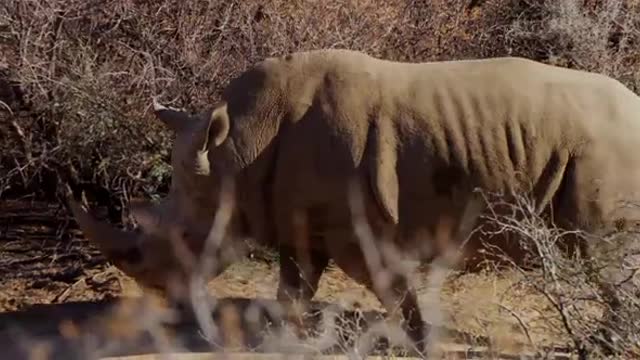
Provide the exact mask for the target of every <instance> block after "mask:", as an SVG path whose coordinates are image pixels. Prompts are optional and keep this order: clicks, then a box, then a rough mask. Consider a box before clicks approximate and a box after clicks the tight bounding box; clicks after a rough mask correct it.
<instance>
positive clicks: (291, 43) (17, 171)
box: [0, 0, 640, 357]
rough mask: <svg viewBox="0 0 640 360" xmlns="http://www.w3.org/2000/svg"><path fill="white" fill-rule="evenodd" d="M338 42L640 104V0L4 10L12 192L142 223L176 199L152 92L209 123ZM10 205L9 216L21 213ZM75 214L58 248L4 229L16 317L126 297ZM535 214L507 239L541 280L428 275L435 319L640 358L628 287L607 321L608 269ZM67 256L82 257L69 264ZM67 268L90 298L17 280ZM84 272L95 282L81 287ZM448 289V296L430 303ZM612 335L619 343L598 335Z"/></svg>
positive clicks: (71, 0) (267, 270) (36, 3)
mask: <svg viewBox="0 0 640 360" xmlns="http://www.w3.org/2000/svg"><path fill="white" fill-rule="evenodd" d="M324 47H339V48H350V49H358V50H364V51H366V52H368V53H370V54H371V55H374V56H381V57H385V58H388V59H395V60H406V61H426V60H445V59H462V58H477V57H494V56H504V55H517V56H524V57H528V58H532V59H536V60H541V61H544V62H547V63H553V64H559V65H563V66H568V67H572V68H578V69H587V70H591V71H596V72H601V73H604V74H607V75H611V76H613V77H615V78H617V79H620V80H621V81H623V82H624V83H625V84H626V85H627V86H629V87H630V88H631V89H633V90H635V91H636V92H640V1H637V0H625V1H623V0H601V1H598V0H595V1H592V0H584V1H583V0H563V1H558V0H538V1H536V0H484V1H477V0H388V1H382V0H350V1H342V0H322V1H320V0H295V1H292V0H273V1H257V0H245V1H236V0H230V1H227V0H225V1H204V0H188V1H184V0H182V1H180V0H160V1H156V2H151V1H140V0H106V1H98V0H65V1H62V0H48V1H45V0H5V1H3V2H2V3H0V198H2V199H3V201H5V200H6V199H14V200H20V201H25V199H29V200H37V201H44V202H49V203H56V204H60V206H62V207H63V205H62V202H60V201H59V199H61V195H62V194H63V193H64V189H65V186H66V185H69V186H70V187H71V188H72V189H73V191H74V192H78V193H79V192H81V191H83V192H84V193H85V194H86V195H87V196H88V197H89V199H90V200H92V202H95V204H96V205H97V206H100V207H101V208H102V209H104V210H105V211H106V212H107V214H108V216H109V217H110V219H111V220H112V221H114V222H127V217H126V215H127V214H123V210H122V209H123V208H124V206H123V205H125V204H126V203H127V201H128V200H129V199H130V198H131V197H133V196H147V197H156V196H162V195H163V194H164V193H165V192H166V191H167V186H168V181H169V178H170V176H171V169H170V167H169V165H168V160H169V150H170V146H171V143H170V137H169V134H168V132H166V131H165V130H164V128H163V127H161V126H158V125H157V124H156V122H155V121H154V119H153V117H152V115H151V113H150V111H149V110H150V106H151V98H152V96H160V97H161V99H162V101H163V102H164V103H166V104H169V105H171V106H177V107H184V108H187V109H189V110H192V111H198V110H201V109H203V108H206V107H208V106H211V105H212V104H213V103H214V101H215V100H217V96H218V95H219V93H220V91H221V89H222V88H223V87H224V86H225V84H226V83H227V81H228V80H229V79H230V78H231V77H233V76H235V75H237V74H238V73H239V72H240V71H242V70H243V69H244V68H245V67H246V66H248V65H250V64H251V63H253V62H255V61H257V60H260V59H262V58H264V57H266V56H271V55H281V54H283V53H286V52H290V51H296V50H305V49H315V48H324ZM6 204H8V202H5V204H4V205H5V207H4V210H5V214H4V215H3V214H1V213H0V219H9V217H8V215H6V214H7V213H6V212H7V211H8V210H7V207H6ZM519 205H520V206H519V208H518V209H519V210H517V211H516V210H514V211H515V212H518V211H519V212H523V211H524V213H525V214H526V213H527V205H526V203H522V204H519ZM1 208H2V204H0V209H1ZM62 210H63V212H62V213H60V214H57V213H52V214H51V217H52V218H53V220H52V221H50V222H53V223H54V225H51V224H49V222H47V226H49V227H53V228H55V229H56V231H54V232H51V233H46V236H44V237H43V238H39V239H36V240H33V239H31V240H28V239H26V238H22V236H23V233H21V232H18V231H14V230H15V229H16V228H17V225H16V224H15V223H12V224H9V223H8V220H7V224H6V227H4V228H1V229H0V238H2V239H1V240H2V241H3V243H2V244H0V246H1V247H2V248H1V249H2V250H1V251H0V256H1V257H0V272H2V274H0V276H2V279H0V284H2V285H0V290H1V291H2V292H3V293H5V294H9V295H5V296H7V297H11V296H15V297H20V298H21V299H18V300H16V299H13V300H12V302H11V304H9V302H8V300H4V299H2V300H3V309H5V310H6V309H10V308H19V307H21V306H20V304H21V303H23V304H30V303H37V302H64V301H65V300H69V299H81V298H83V295H77V296H76V295H73V293H74V291H75V292H78V291H79V290H77V288H79V289H82V290H81V291H80V292H88V291H90V289H89V288H91V289H93V291H94V292H96V293H97V294H98V295H95V297H94V298H101V297H102V296H103V295H104V294H105V293H109V292H111V293H116V294H117V293H122V292H126V291H124V290H123V289H122V288H118V287H117V286H116V287H115V290H114V286H111V285H113V284H111V285H109V284H107V285H105V283H106V281H102V280H100V279H99V278H98V279H96V278H95V277H96V276H98V275H104V271H103V270H104V269H108V267H105V266H107V264H105V263H104V261H103V260H102V259H101V258H100V257H96V256H97V254H96V253H95V251H94V250H92V249H89V248H88V247H87V245H86V243H84V242H82V241H80V240H79V239H75V240H73V241H71V240H70V239H69V238H73V237H74V236H73V234H74V233H73V232H72V231H71V230H70V229H67V228H66V226H67V225H68V219H67V218H66V215H65V214H64V209H62ZM528 215H530V216H528V217H525V220H522V219H519V220H518V221H517V222H514V220H513V219H508V218H506V219H505V218H499V219H494V220H496V221H497V223H498V224H500V225H501V227H500V229H501V230H502V231H512V232H518V233H520V234H524V235H526V236H525V239H527V241H528V242H527V244H528V246H529V247H530V248H531V249H532V250H533V252H534V253H535V254H536V255H537V256H536V257H534V258H532V261H533V262H535V263H536V264H537V265H538V270H536V271H527V272H524V271H521V270H512V271H511V272H506V273H504V274H501V275H495V274H490V273H486V274H485V273H481V274H466V275H460V276H459V277H450V278H449V279H448V280H447V281H446V282H445V283H444V284H442V287H440V285H438V283H436V284H433V283H430V282H428V281H427V279H425V278H424V277H423V276H420V274H421V273H420V271H417V272H416V275H417V277H416V279H417V280H416V281H417V285H418V288H419V289H421V290H420V293H421V295H423V296H421V299H425V300H424V301H425V302H426V303H425V304H424V306H423V307H424V308H425V309H429V311H428V313H429V314H431V315H433V316H437V317H442V319H441V320H442V321H444V322H447V323H449V324H451V325H453V326H454V327H456V328H459V329H462V330H465V331H467V332H470V333H473V334H476V335H482V336H488V337H492V338H493V339H494V340H496V341H498V342H500V341H501V342H502V343H503V347H504V346H506V347H508V346H510V345H505V343H510V342H514V341H515V340H514V339H516V338H517V339H519V340H518V341H520V340H522V341H524V342H530V343H532V345H534V346H540V345H549V344H550V343H552V342H556V343H560V344H562V345H570V346H573V347H575V348H576V349H578V350H579V351H580V352H581V354H583V355H585V354H590V355H591V356H596V357H597V356H599V355H602V353H603V352H606V351H608V350H611V349H612V348H615V350H622V351H623V352H624V351H627V353H626V354H627V356H633V355H630V354H635V356H638V350H637V349H634V346H637V345H638V344H637V340H636V339H635V338H634V336H636V335H635V334H638V333H640V325H639V324H638V322H640V318H639V317H638V315H637V314H638V310H639V309H638V304H637V297H636V296H635V294H628V293H626V288H625V287H622V286H621V287H620V289H616V291H615V293H616V295H618V297H619V299H618V300H619V301H618V303H619V305H620V306H619V308H618V310H617V311H618V312H617V313H618V314H619V315H620V317H619V318H617V319H612V320H611V319H610V320H609V321H608V322H607V323H604V324H603V323H601V322H600V320H598V318H597V316H594V315H598V314H599V313H600V312H601V310H602V307H603V306H606V304H607V302H606V301H604V300H605V299H603V297H602V292H601V289H599V288H598V284H600V283H601V281H600V279H599V278H598V276H599V275H597V276H596V275H594V270H593V268H594V266H595V267H597V264H595V265H594V264H587V263H584V262H581V261H579V260H574V259H566V258H563V257H562V256H560V255H559V254H558V253H557V252H556V251H555V250H553V247H552V246H551V245H552V244H553V243H554V242H555V241H557V240H558V238H559V237H560V235H561V234H559V233H558V232H557V231H556V230H554V229H547V228H544V227H543V226H541V224H540V222H539V221H538V219H536V217H535V216H532V214H528ZM58 219H59V221H57V220H58ZM527 219H528V220H527ZM34 226H35V225H34ZM10 228H12V229H10ZM38 231H39V230H38ZM59 239H63V240H65V241H62V242H61V241H59ZM61 244H62V245H61ZM10 248H11V249H23V250H24V251H23V252H22V253H20V252H18V251H13V250H11V251H10ZM16 254H20V255H16ZM17 256H20V258H19V259H17V260H16V257H17ZM65 256H66V257H68V258H69V259H70V260H69V259H67V260H65V261H62V260H60V259H59V258H61V257H65ZM37 259H40V260H37ZM56 259H58V262H57V263H56V261H55V260H56ZM65 259H66V258H65ZM95 259H98V260H97V261H96V260H95ZM610 261H611V260H610ZM617 261H618V262H619V260H617ZM34 263H37V265H33V264H34ZM54 263H56V264H57V265H56V266H58V267H61V269H60V271H59V272H60V273H61V274H69V273H71V275H68V276H70V277H71V279H72V280H71V283H72V284H73V286H74V288H71V287H66V286H63V287H62V288H56V287H55V283H56V282H55V281H52V284H54V285H51V284H49V285H43V284H40V286H39V287H37V290H35V289H36V287H35V286H34V287H33V289H30V288H29V286H24V285H22V286H21V285H19V284H18V283H19V282H20V281H22V282H25V281H27V282H28V281H29V280H28V278H29V277H38V276H42V275H41V273H40V272H30V271H27V270H29V269H30V268H28V266H32V265H33V266H34V267H36V268H37V269H50V268H52V266H53V264H54ZM65 266H66V268H65ZM69 266H71V267H72V268H73V269H75V268H76V267H78V268H80V270H77V271H76V272H75V273H74V272H73V271H70V270H69ZM25 269H26V270H25ZM96 269H100V271H97V270H96ZM74 271H75V270H74ZM109 271H110V270H109ZM10 273H11V275H12V276H9V275H8V274H10ZM276 273H277V269H276V268H275V265H274V264H273V263H271V262H270V261H267V262H264V263H263V262H256V261H255V260H251V261H249V260H248V261H247V262H244V263H241V264H237V265H236V266H234V267H232V269H230V270H229V271H227V272H225V274H223V276H221V277H220V278H219V279H216V280H215V281H214V282H212V283H211V284H210V285H209V287H210V289H211V290H212V291H213V292H215V293H216V294H218V295H224V296H243V297H245V296H246V297H255V296H263V297H273V296H274V293H275V285H274V282H275V274H276ZM596 273H597V271H596ZM34 274H37V275H34ZM73 274H76V275H73ZM78 274H84V277H81V278H82V279H83V281H84V282H83V283H81V284H80V285H78V283H79V280H77V279H80V277H79V276H80V275H78ZM258 279H263V280H264V281H259V280H258ZM76 280H77V281H76ZM125 280H126V279H125ZM430 281H431V280H430ZM238 282H240V283H241V284H242V283H243V282H244V285H245V286H241V285H237V284H238ZM96 283H98V284H99V285H95V284H96ZM91 284H94V285H91ZM52 286H53V288H52ZM75 286H77V288H76V287H75ZM105 286H106V287H105ZM238 286H239V287H238ZM434 288H436V289H437V290H438V291H440V290H442V292H441V294H439V295H438V294H437V295H435V296H434V295H433V294H431V293H430V292H431V291H433V289H434ZM11 289H18V290H17V291H13V292H12V291H11ZM69 289H71V290H69ZM234 289H235V290H234ZM61 291H65V292H64V297H63V298H62V299H61V298H60V297H59V296H58V295H61V294H62V293H61ZM361 291H362V292H361ZM363 291H364V290H362V288H361V287H359V286H357V285H355V284H354V283H353V282H351V281H350V280H349V279H346V278H345V277H344V274H341V273H340V272H339V271H338V270H336V269H332V270H331V271H329V274H328V275H327V276H326V277H325V278H324V279H323V280H322V285H321V288H320V291H319V294H318V296H317V297H318V298H321V299H325V300H328V301H332V302H339V301H344V300H345V299H346V298H349V297H350V296H351V297H352V298H354V299H358V300H359V302H364V303H369V304H370V307H372V308H376V307H377V306H378V305H376V301H374V300H372V299H373V298H372V297H371V294H365V293H364V292H363ZM53 293H55V294H56V295H55V296H54V295H52V294H53ZM349 294H350V295H349ZM74 296H75V297H74ZM0 298H2V296H0ZM436 299H438V300H439V301H436ZM434 302H435V303H434ZM438 303H439V305H438ZM609 303H610V302H609ZM602 328H608V329H609V330H610V332H613V333H614V337H615V338H616V339H617V342H616V343H613V344H608V343H603V341H604V340H602V339H600V340H598V339H597V336H598V335H599V331H600V330H601V329H602ZM610 335H611V334H610ZM585 356H586V355H585Z"/></svg>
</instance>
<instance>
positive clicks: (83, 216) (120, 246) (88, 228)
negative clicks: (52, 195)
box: [68, 199, 138, 257]
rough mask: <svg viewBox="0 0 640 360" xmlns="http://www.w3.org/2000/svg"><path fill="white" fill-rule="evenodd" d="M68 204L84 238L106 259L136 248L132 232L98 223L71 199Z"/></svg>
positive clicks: (134, 235) (135, 238) (135, 236)
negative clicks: (102, 253)
mask: <svg viewBox="0 0 640 360" xmlns="http://www.w3.org/2000/svg"><path fill="white" fill-rule="evenodd" d="M68 203H69V207H70V208H71V211H72V213H73V216H74V217H75V219H76V222H77V223H78V226H79V227H80V230H82V232H83V233H84V235H85V237H86V238H87V239H88V240H89V241H91V242H93V243H94V244H96V245H97V246H98V248H99V249H100V250H101V251H102V252H104V253H105V255H107V257H110V256H112V254H117V253H122V252H127V251H129V250H132V249H133V248H137V241H136V240H137V237H138V235H137V234H136V233H134V232H133V231H124V230H120V229H118V228H116V227H115V226H113V225H111V224H109V223H106V222H103V221H98V220H97V219H96V218H94V217H93V215H91V214H90V213H89V212H87V210H85V209H84V208H83V207H82V206H81V205H80V204H79V203H78V202H77V201H75V200H73V199H69V200H68Z"/></svg>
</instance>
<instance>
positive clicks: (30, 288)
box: [0, 201, 564, 348]
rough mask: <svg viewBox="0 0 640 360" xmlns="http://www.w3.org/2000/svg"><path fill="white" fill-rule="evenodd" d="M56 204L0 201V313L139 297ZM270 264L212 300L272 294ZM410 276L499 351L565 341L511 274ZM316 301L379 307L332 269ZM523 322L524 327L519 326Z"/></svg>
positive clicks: (426, 296) (433, 318)
mask: <svg viewBox="0 0 640 360" xmlns="http://www.w3.org/2000/svg"><path fill="white" fill-rule="evenodd" d="M56 211H57V208H56V206H55V205H51V204H43V203H34V202H9V201H5V202H4V203H3V204H0V312H6V311H15V310H20V309H24V308H27V307H29V306H30V305H33V304H53V303H64V302H70V301H93V300H104V299H106V298H110V297H117V296H122V295H131V296H135V295H138V294H140V291H141V290H140V288H138V286H137V285H136V283H135V282H134V281H133V280H132V279H130V278H128V277H127V276H125V275H123V274H122V273H121V272H120V271H119V270H118V269H117V268H115V267H114V266H111V265H109V264H108V263H107V262H105V259H104V258H103V257H102V256H101V255H100V253H99V252H98V251H97V250H95V249H93V248H92V247H90V246H89V245H88V244H87V242H86V241H85V240H84V239H83V238H82V235H81V234H80V233H79V232H77V231H72V232H71V236H69V235H64V234H68V233H69V232H68V231H63V229H64V227H65V226H66V225H67V223H65V221H61V220H60V216H58V214H57V213H56ZM277 273H278V268H277V264H276V263H272V262H269V261H266V260H261V259H254V260H251V259H246V260H244V261H242V262H239V263H236V264H235V265H233V266H231V267H230V268H229V269H227V271H225V272H224V273H223V274H222V275H221V276H219V277H218V278H216V279H214V280H213V281H211V282H210V283H209V291H210V292H211V293H212V294H214V295H215V296H217V297H241V298H254V297H262V298H275V292H276V287H277ZM413 275H414V276H413V277H412V279H413V281H414V282H415V286H416V287H417V289H418V293H419V295H420V302H421V307H422V309H423V311H424V314H425V318H426V319H425V320H427V321H429V322H432V323H436V324H441V325H444V326H447V327H450V328H454V329H457V330H460V331H465V332H468V333H471V334H473V335H478V336H485V337H489V338H491V339H492V340H493V341H494V342H495V343H497V344H500V345H501V346H502V347H504V348H509V347H510V346H511V344H513V345H515V343H523V342H524V343H526V342H528V341H529V340H527V336H526V333H528V334H529V337H530V338H531V341H532V342H533V343H534V344H537V345H551V343H552V342H553V343H555V344H556V345H563V343H564V339H563V338H562V336H561V334H559V333H558V332H556V331H553V328H554V326H553V324H554V323H555V321H557V320H556V319H554V318H553V317H551V315H552V314H553V312H551V311H550V310H549V308H548V305H547V303H546V302H545V301H544V299H542V297H541V296H539V295H536V294H534V293H532V291H531V290H530V289H527V288H525V287H523V286H520V285H519V284H518V277H517V276H516V275H515V274H513V273H504V274H500V275H497V274H493V273H480V274H465V275H461V276H454V275H450V276H449V277H448V278H447V279H446V281H445V282H444V285H443V286H442V291H440V292H438V286H437V283H436V284H432V283H430V281H432V280H433V277H429V276H428V274H427V271H426V270H425V268H423V267H417V268H416V269H415V270H414V274H413ZM315 300H319V301H328V302H332V303H337V304H340V305H343V306H345V307H348V308H350V307H354V306H359V307H361V308H363V309H378V310H382V308H381V307H380V303H379V302H378V301H377V300H376V298H375V297H374V296H373V294H372V293H370V292H369V291H368V290H366V289H365V288H364V287H363V286H361V285H359V284H357V283H355V282H354V281H352V280H351V279H350V278H349V277H347V276H346V275H345V274H344V273H343V272H342V271H340V270H339V269H337V268H336V267H335V266H331V267H330V268H329V270H328V271H327V272H326V273H325V274H324V275H323V278H322V280H321V283H320V288H319V291H318V293H317V295H316V297H315ZM523 324H526V325H523Z"/></svg>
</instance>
